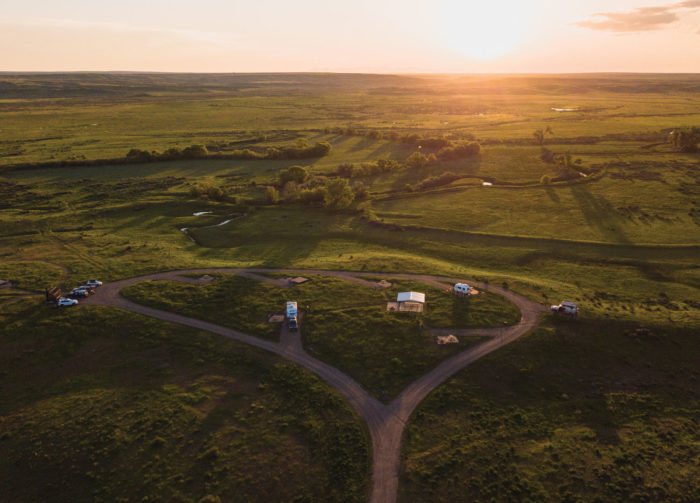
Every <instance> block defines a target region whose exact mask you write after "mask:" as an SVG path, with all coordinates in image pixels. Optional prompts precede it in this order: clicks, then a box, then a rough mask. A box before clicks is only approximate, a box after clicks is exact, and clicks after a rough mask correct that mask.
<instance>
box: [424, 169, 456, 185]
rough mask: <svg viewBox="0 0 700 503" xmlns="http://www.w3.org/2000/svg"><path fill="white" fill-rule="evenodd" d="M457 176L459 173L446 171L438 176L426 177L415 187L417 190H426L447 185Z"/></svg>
mask: <svg viewBox="0 0 700 503" xmlns="http://www.w3.org/2000/svg"><path fill="white" fill-rule="evenodd" d="M459 178H460V176H459V175H455V174H454V173H451V172H449V171H448V172H446V173H443V174H442V175H440V176H431V177H430V178H426V179H425V180H423V181H422V182H421V183H420V185H418V187H417V188H418V190H426V189H432V188H435V187H441V186H443V185H449V184H450V183H452V182H454V181H455V180H459Z"/></svg>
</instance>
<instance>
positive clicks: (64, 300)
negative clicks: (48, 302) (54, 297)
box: [57, 297, 78, 307]
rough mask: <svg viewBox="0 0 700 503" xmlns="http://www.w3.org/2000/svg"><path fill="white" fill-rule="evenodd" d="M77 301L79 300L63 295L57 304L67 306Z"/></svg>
mask: <svg viewBox="0 0 700 503" xmlns="http://www.w3.org/2000/svg"><path fill="white" fill-rule="evenodd" d="M77 303H78V301H77V300H75V299H68V298H66V297H61V298H60V299H58V303H57V304H58V306H59V307H67V306H74V305H76V304H77Z"/></svg>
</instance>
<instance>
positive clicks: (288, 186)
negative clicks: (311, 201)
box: [281, 182, 301, 203]
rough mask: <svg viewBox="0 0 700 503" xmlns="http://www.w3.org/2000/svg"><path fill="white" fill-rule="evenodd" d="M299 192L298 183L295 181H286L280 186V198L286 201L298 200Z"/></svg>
mask: <svg viewBox="0 0 700 503" xmlns="http://www.w3.org/2000/svg"><path fill="white" fill-rule="evenodd" d="M300 192H301V191H300V190H299V185H298V184H297V183H296V182H287V183H285V184H284V187H282V194H281V195H282V199H283V200H284V201H286V202H288V203H293V202H295V201H298V200H299V195H300Z"/></svg>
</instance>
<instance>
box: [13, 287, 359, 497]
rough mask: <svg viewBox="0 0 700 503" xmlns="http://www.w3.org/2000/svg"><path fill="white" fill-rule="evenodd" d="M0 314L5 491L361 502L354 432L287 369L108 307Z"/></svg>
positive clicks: (32, 304) (327, 396)
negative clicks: (0, 329) (0, 324)
mask: <svg viewBox="0 0 700 503" xmlns="http://www.w3.org/2000/svg"><path fill="white" fill-rule="evenodd" d="M0 318H2V324H3V327H4V328H3V331H2V335H1V336H0V347H1V348H2V351H0V354H1V355H2V356H1V357H0V358H1V360H2V366H1V368H2V372H1V374H0V394H1V395H2V397H3V400H2V405H1V406H0V425H1V428H0V429H1V430H2V434H1V435H0V468H1V469H0V487H1V488H2V493H3V495H4V496H5V497H6V498H9V499H11V500H14V501H28V500H46V499H52V500H54V499H55V498H56V494H60V499H61V500H62V501H75V500H80V499H84V498H85V495H88V494H89V495H90V498H91V499H94V500H96V501H115V500H119V499H129V500H130V499H134V498H138V499H140V500H141V499H143V500H146V499H162V498H166V499H168V500H170V501H183V502H185V501H192V502H196V501H199V500H200V499H201V498H202V497H203V496H205V495H207V494H211V495H213V496H217V497H219V498H221V499H222V500H231V499H240V498H243V499H245V500H246V501H271V500H274V501H293V500H299V499H304V500H309V499H311V500H315V499H323V500H329V501H362V500H363V499H364V497H365V492H366V490H367V474H368V456H369V447H368V445H367V437H366V433H365V432H364V429H363V427H362V426H361V425H360V423H359V422H358V419H357V418H356V416H355V415H354V414H353V412H352V410H351V409H350V408H349V406H348V405H347V404H346V403H345V402H344V401H343V400H342V399H341V398H340V397H339V396H338V395H337V394H336V393H335V392H333V391H331V390H329V389H328V387H327V386H326V385H325V384H324V383H323V382H322V381H320V380H319V379H318V378H316V377H315V376H313V375H312V374H309V373H308V372H306V371H304V370H301V369H299V368H298V367H295V366H293V365H289V364H286V363H284V362H280V361H279V360H277V359H276V358H273V357H272V356H270V355H268V354H266V353H263V352H260V351H256V350H254V349H252V348H249V347H246V346H241V345H238V344H235V343H233V342H230V341H224V340H222V339H221V338H220V337H217V336H213V335H211V334H207V333H202V332H197V331H194V330H191V329H186V328H184V327H180V326H177V325H169V324H165V323H162V322H158V321H156V320H153V319H150V318H145V317H142V316H138V315H134V314H130V313H125V312H121V311H117V310H113V309H109V308H102V307H87V308H81V309H73V310H55V309H51V308H49V307H41V308H40V309H37V301H36V300H24V301H21V302H18V303H15V304H13V305H12V306H11V307H10V308H8V309H6V310H5V309H4V310H3V312H2V313H1V314H0ZM291 410H293V411H294V413H293V414H291V413H290V412H289V411H291ZM37 453H40V454H39V455H37ZM272 473H274V477H271V475H270V474H272ZM37 480H41V483H37Z"/></svg>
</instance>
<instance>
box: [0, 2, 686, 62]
mask: <svg viewBox="0 0 700 503" xmlns="http://www.w3.org/2000/svg"><path fill="white" fill-rule="evenodd" d="M0 71H157V72H370V73H573V72H693V73H695V72H700V0H679V1H671V2H664V0H564V1H558V2H555V1H553V0H529V1H521V0H480V1H472V0H461V1H460V0H353V1H344V0H335V1H333V0H295V1H282V0H255V1H251V0H245V1H241V0H198V1H197V2H192V1H191V0H188V1H184V0H167V1H166V0H149V1H144V0H119V1H116V0H115V1H103V0H61V1H60V2H58V1H56V0H23V1H21V2H18V1H16V0H0Z"/></svg>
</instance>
